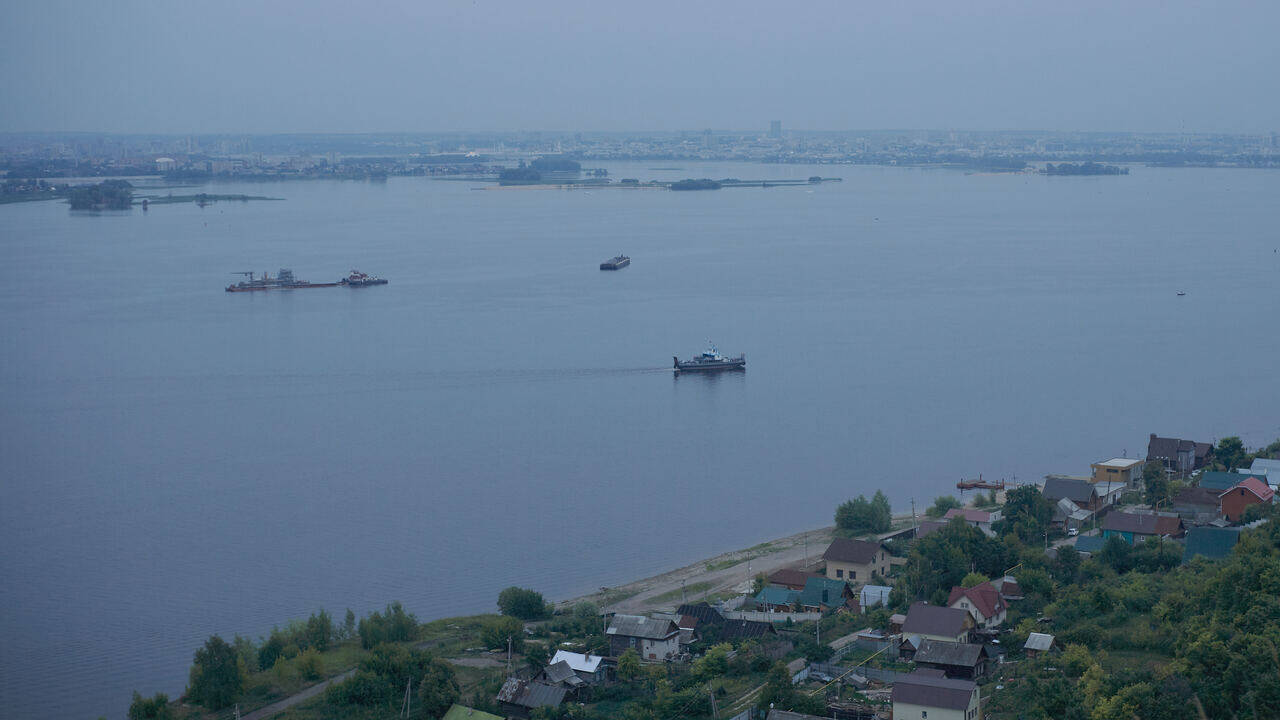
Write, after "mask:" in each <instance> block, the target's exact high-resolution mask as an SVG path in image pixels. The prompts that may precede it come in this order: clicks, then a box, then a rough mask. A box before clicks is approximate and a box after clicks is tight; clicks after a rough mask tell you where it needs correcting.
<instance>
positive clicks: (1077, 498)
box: [1040, 475, 1103, 513]
mask: <svg viewBox="0 0 1280 720" xmlns="http://www.w3.org/2000/svg"><path fill="white" fill-rule="evenodd" d="M1040 492H1041V494H1042V495H1044V497H1045V499H1046V500H1048V501H1049V502H1051V503H1056V502H1058V501H1059V500H1061V499H1063V498H1066V499H1068V500H1070V501H1071V502H1073V503H1075V505H1076V506H1077V507H1079V508H1081V509H1082V510H1088V511H1089V512H1091V513H1094V512H1097V511H1098V510H1100V509H1102V507H1103V500H1102V498H1101V497H1100V496H1099V494H1098V487H1097V486H1096V485H1095V484H1094V483H1091V482H1089V481H1088V480H1085V479H1084V478H1074V477H1066V476H1063V475H1048V476H1046V477H1045V480H1044V488H1043V489H1042V490H1041V491H1040Z"/></svg>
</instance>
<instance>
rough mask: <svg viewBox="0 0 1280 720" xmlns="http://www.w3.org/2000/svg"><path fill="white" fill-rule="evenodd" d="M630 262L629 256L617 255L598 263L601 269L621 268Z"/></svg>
mask: <svg viewBox="0 0 1280 720" xmlns="http://www.w3.org/2000/svg"><path fill="white" fill-rule="evenodd" d="M630 264H631V258H629V257H627V256H626V255H618V256H616V257H613V258H611V259H609V260H605V261H604V262H602V263H600V269H601V270H621V269H622V268H624V267H626V266H628V265H630Z"/></svg>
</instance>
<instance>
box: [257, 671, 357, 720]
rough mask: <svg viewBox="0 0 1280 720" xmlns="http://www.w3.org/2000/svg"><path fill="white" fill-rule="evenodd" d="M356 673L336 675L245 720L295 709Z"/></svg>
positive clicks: (259, 710) (267, 716) (262, 718)
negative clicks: (296, 706) (304, 701)
mask: <svg viewBox="0 0 1280 720" xmlns="http://www.w3.org/2000/svg"><path fill="white" fill-rule="evenodd" d="M355 672H356V671H355V670H354V669H351V670H348V671H346V672H344V673H342V674H341V675H334V676H333V677H331V678H329V679H328V680H324V681H322V682H318V683H316V684H315V685H312V686H311V687H309V688H307V689H306V690H303V691H302V692H300V693H298V694H296V695H290V696H289V697H287V698H285V699H283V700H280V701H278V702H274V703H271V704H270V705H267V706H266V707H261V708H258V709H257V710H254V711H253V712H251V713H249V714H248V715H245V716H244V718H243V720H266V718H269V717H271V716H272V715H275V714H277V713H282V712H284V711H285V710H288V709H289V708H291V707H293V706H294V705H297V704H298V703H300V702H302V701H303V700H309V699H311V698H313V697H315V696H316V695H319V694H320V693H322V692H324V689H325V688H327V687H329V686H330V685H331V684H333V683H336V682H342V681H343V680H346V679H347V678H349V677H351V676H352V675H354V674H355Z"/></svg>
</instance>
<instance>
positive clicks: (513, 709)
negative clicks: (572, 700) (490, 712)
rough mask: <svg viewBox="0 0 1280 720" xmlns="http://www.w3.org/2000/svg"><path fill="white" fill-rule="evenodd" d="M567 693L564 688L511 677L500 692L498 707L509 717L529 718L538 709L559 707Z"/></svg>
mask: <svg viewBox="0 0 1280 720" xmlns="http://www.w3.org/2000/svg"><path fill="white" fill-rule="evenodd" d="M566 692H567V691H566V690H565V688H564V687H563V686H559V685H548V684H546V683H543V682H538V681H536V680H521V679H520V678H517V677H510V678H507V681H506V682H504V683H503V684H502V689H501V690H499V691H498V707H499V708H501V709H502V712H504V713H506V714H507V716H508V717H511V716H514V717H519V718H527V717H529V714H530V713H531V712H533V710H534V709H536V708H540V707H558V706H559V705H560V703H562V702H564V696H565V693H566Z"/></svg>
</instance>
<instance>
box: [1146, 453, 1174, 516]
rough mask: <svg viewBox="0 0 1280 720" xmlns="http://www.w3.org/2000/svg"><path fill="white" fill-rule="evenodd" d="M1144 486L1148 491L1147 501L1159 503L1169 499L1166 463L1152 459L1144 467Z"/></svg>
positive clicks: (1153, 503)
mask: <svg viewBox="0 0 1280 720" xmlns="http://www.w3.org/2000/svg"><path fill="white" fill-rule="evenodd" d="M1142 487H1143V488H1144V489H1145V491H1146V499H1147V503H1149V504H1150V505H1153V506H1154V505H1158V504H1160V503H1163V502H1167V501H1168V500H1169V475H1168V473H1166V472H1165V471H1164V465H1162V464H1161V463H1159V462H1157V461H1155V460H1152V461H1150V462H1148V463H1147V464H1146V465H1144V466H1143V467H1142Z"/></svg>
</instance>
